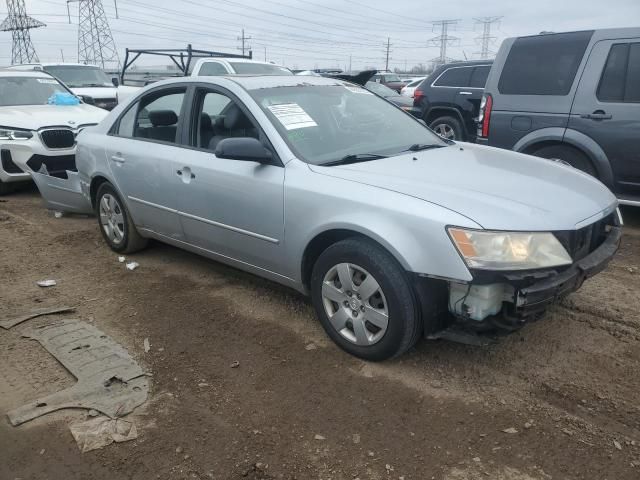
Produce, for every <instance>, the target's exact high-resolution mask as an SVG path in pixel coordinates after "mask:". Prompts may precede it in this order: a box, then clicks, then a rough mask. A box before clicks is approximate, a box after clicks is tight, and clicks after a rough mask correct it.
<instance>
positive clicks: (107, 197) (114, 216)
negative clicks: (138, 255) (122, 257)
mask: <svg viewBox="0 0 640 480" xmlns="http://www.w3.org/2000/svg"><path fill="white" fill-rule="evenodd" d="M100 224H101V225H102V228H103V230H104V233H105V234H106V235H107V238H108V239H109V241H111V242H112V243H113V244H114V245H118V244H120V243H121V242H122V241H123V240H124V215H123V214H122V207H121V206H120V203H119V202H118V200H117V199H116V198H115V197H114V196H113V195H111V194H109V193H105V194H104V195H103V196H102V198H101V199H100Z"/></svg>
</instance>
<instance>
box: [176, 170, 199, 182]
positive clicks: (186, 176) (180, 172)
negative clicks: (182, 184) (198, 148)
mask: <svg viewBox="0 0 640 480" xmlns="http://www.w3.org/2000/svg"><path fill="white" fill-rule="evenodd" d="M183 174H184V177H183ZM176 175H178V176H179V177H183V178H182V179H183V180H184V181H186V182H187V183H188V181H189V179H194V178H196V174H195V173H193V172H192V171H191V169H190V168H189V167H183V168H182V170H176Z"/></svg>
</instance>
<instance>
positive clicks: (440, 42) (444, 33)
mask: <svg viewBox="0 0 640 480" xmlns="http://www.w3.org/2000/svg"><path fill="white" fill-rule="evenodd" d="M459 21H460V20H437V21H435V22H431V24H432V25H433V29H434V30H435V29H436V27H440V35H438V36H437V37H433V38H431V39H429V44H430V45H437V46H439V47H440V56H439V57H438V58H434V59H433V60H432V61H433V62H435V63H437V64H440V65H442V64H443V63H447V62H449V61H450V60H451V59H450V58H448V57H447V47H448V46H449V45H454V44H455V43H456V42H458V41H459V40H460V39H459V38H458V37H452V36H451V35H449V33H448V32H449V27H450V26H455V25H457V24H458V22H459Z"/></svg>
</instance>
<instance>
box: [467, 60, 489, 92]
mask: <svg viewBox="0 0 640 480" xmlns="http://www.w3.org/2000/svg"><path fill="white" fill-rule="evenodd" d="M489 70H491V67H490V66H488V65H487V66H484V67H476V68H474V69H473V73H472V74H471V82H470V84H469V86H470V87H471V88H484V86H485V84H486V83H487V77H488V76H489Z"/></svg>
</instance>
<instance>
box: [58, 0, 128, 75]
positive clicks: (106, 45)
mask: <svg viewBox="0 0 640 480" xmlns="http://www.w3.org/2000/svg"><path fill="white" fill-rule="evenodd" d="M75 2H77V3H78V62H81V63H91V64H94V65H99V66H100V67H102V68H105V67H106V66H109V67H113V66H116V65H117V66H118V67H120V57H119V56H118V51H117V50H116V44H115V42H114V41H113V35H112V34H111V28H109V21H108V20H107V14H106V13H105V12H104V6H103V5H102V0H67V9H68V8H69V3H75ZM114 4H115V6H116V18H117V16H118V15H117V14H118V5H117V3H116V1H115V0H114ZM68 13H69V23H71V13H70V12H68Z"/></svg>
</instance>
